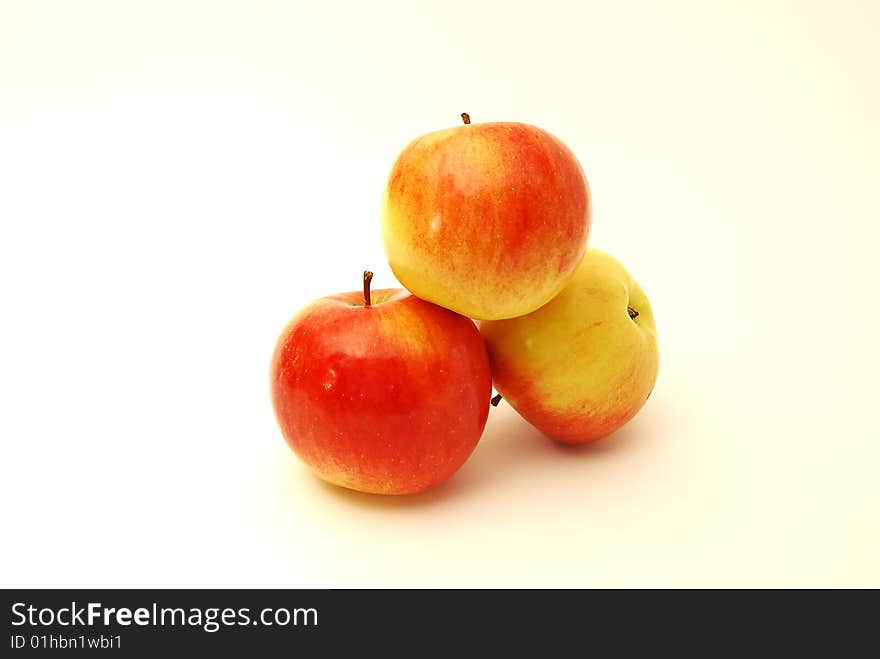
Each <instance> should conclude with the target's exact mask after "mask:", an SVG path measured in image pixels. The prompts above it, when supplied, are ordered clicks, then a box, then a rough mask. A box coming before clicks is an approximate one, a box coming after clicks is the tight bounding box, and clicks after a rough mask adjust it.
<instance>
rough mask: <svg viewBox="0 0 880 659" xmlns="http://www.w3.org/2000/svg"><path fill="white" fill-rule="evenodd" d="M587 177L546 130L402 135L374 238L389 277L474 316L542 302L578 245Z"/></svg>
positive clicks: (473, 128) (466, 128) (517, 312)
mask: <svg viewBox="0 0 880 659" xmlns="http://www.w3.org/2000/svg"><path fill="white" fill-rule="evenodd" d="M591 217H592V205H591V199H590V190H589V186H588V184H587V179H586V177H585V176H584V172H583V170H582V169H581V166H580V164H579V163H578V161H577V159H576V158H575V156H574V154H573V153H572V152H571V151H570V150H569V149H568V147H567V146H565V144H563V143H562V142H561V141H560V140H559V139H557V138H556V137H554V136H553V135H551V134H550V133H548V132H546V131H544V130H542V129H541V128H537V127H535V126H530V125H528V124H522V123H514V122H496V123H476V124H469V125H461V126H457V127H454V128H449V129H446V130H441V131H437V132H434V133H429V134H427V135H424V136H422V137H420V138H417V139H416V140H414V141H412V142H411V143H410V144H409V145H408V146H407V147H405V148H404V150H403V151H402V152H401V154H400V155H399V156H398V158H397V160H396V162H395V163H394V165H393V167H392V169H391V172H390V174H389V177H388V181H387V185H386V189H385V194H384V197H383V202H382V236H383V243H384V246H385V253H386V255H387V257H388V262H389V264H390V266H391V269H392V270H393V271H394V274H395V275H396V276H397V279H398V280H399V281H400V283H402V284H403V285H404V286H405V287H406V288H407V289H409V290H410V291H411V292H412V293H414V294H415V295H418V296H419V297H421V298H422V299H425V300H429V301H430V302H434V303H435V304H439V305H440V306H443V307H446V308H448V309H452V310H453V311H456V312H458V313H460V314H463V315H465V316H469V317H471V318H476V319H480V320H498V319H502V318H513V317H516V316H521V315H524V314H526V313H530V312H532V311H534V310H535V309H537V308H538V307H540V306H542V305H543V304H545V303H547V302H548V301H550V300H551V299H552V298H553V297H554V296H555V295H556V294H557V293H558V292H559V291H560V290H561V289H562V287H563V286H564V285H565V284H566V283H567V282H568V280H569V279H570V278H571V276H572V274H573V273H574V271H575V268H577V265H578V263H579V262H580V260H581V257H582V256H583V254H584V250H585V248H586V244H587V239H588V236H589V230H590V223H591Z"/></svg>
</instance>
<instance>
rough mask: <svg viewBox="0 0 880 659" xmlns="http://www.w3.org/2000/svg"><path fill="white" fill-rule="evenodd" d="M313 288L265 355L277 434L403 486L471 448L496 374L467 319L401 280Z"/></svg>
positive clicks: (421, 484)
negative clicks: (345, 289) (353, 288)
mask: <svg viewBox="0 0 880 659" xmlns="http://www.w3.org/2000/svg"><path fill="white" fill-rule="evenodd" d="M366 295H367V296H369V297H371V298H372V299H371V303H372V304H371V305H365V303H364V294H362V293H360V292H358V293H343V294H339V295H331V296H328V297H325V298H321V299H319V300H316V301H315V302H313V303H311V304H310V305H308V306H306V307H305V308H304V309H302V310H301V311H300V312H299V313H298V314H296V315H295V316H294V317H293V318H292V319H291V321H290V322H289V323H288V324H287V326H286V327H285V328H284V330H283V332H282V333H281V336H280V337H279V339H278V343H277V346H276V348H275V352H274V354H273V356H272V364H271V394H272V403H273V406H274V408H275V414H276V417H277V419H278V424H279V426H280V427H281V431H282V434H283V435H284V438H285V440H286V441H287V443H288V444H289V445H290V447H291V448H292V449H293V450H294V452H295V453H296V454H297V456H299V458H300V459H301V460H302V461H303V462H305V463H306V464H307V465H308V466H309V467H310V468H311V469H312V470H313V471H314V472H315V473H316V474H317V475H318V476H320V477H321V478H323V479H324V480H327V481H329V482H331V483H335V484H336V485H341V486H343V487H348V488H351V489H354V490H360V491H362V492H373V493H380V494H410V493H414V492H419V491H422V490H425V489H427V488H429V487H431V486H432V485H436V484H438V483H441V482H443V481H445V480H446V479H448V478H449V477H450V476H452V474H454V473H455V472H456V471H457V470H458V468H459V467H461V465H462V464H464V462H465V460H467V458H468V456H469V455H470V454H471V452H472V451H473V449H474V447H475V446H476V444H477V442H478V441H479V439H480V436H481V435H482V432H483V427H484V426H485V424H486V417H487V415H488V412H489V397H490V395H491V390H492V378H491V373H490V370H489V361H488V356H487V354H486V349H485V347H484V344H483V342H482V339H481V338H480V334H479V332H478V331H477V328H476V327H475V326H474V324H473V322H472V321H471V320H470V319H468V318H465V317H463V316H460V315H458V314H456V313H454V312H452V311H449V310H447V309H444V308H441V307H438V306H436V305H434V304H431V303H429V302H425V301H423V300H420V299H419V298H417V297H414V296H412V295H410V294H409V293H407V292H405V291H401V290H387V289H386V290H377V291H373V292H372V294H370V293H369V292H367V293H366Z"/></svg>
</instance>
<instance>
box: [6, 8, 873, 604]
mask: <svg viewBox="0 0 880 659" xmlns="http://www.w3.org/2000/svg"><path fill="white" fill-rule="evenodd" d="M878 33H880V4H878V3H876V2H871V1H868V0H866V1H865V2H852V1H851V2H837V3H827V2H793V1H792V2H781V1H776V2H759V1H757V0H756V1H754V2H732V1H731V2H711V3H705V2H697V1H694V2H665V3H660V2H658V3H649V2H644V3H632V2H621V3H617V2H607V1H606V2H570V3H565V2H550V1H544V2H540V3H534V2H522V3H520V2H493V3H484V2H479V1H478V0H469V1H466V2H460V1H458V0H443V1H442V2H441V1H437V2H431V3H427V2H382V3H376V2H372V3H355V2H351V3H345V4H340V3H330V2H307V3H282V2H269V1H262V2H236V3H227V2H204V3H197V2H142V3H134V2H77V3H67V2H57V3H42V2H22V1H18V0H13V1H11V2H10V1H8V0H7V1H5V2H3V3H2V5H0V227H2V228H0V316H2V320H0V337H2V341H0V441H2V455H0V506H2V529H3V531H2V534H3V540H2V543H0V566H2V567H0V585H2V586H6V587H12V586H22V587H36V586H95V587H97V586H110V587H122V586H153V587H161V586H171V587H175V586H177V587H190V586H216V587H221V586H254V587H261V586H322V587H323V586H533V585H543V586H605V585H624V586H627V585H639V586H646V585H647V586H655V585H659V586H685V585H686V586H709V585H729V586H746V585H874V586H880V562H878V561H877V555H878V554H880V487H878V467H880V432H878V428H877V411H876V410H877V406H878V402H877V396H878V389H880V388H878V376H877V373H878V372H880V359H878V349H877V339H876V333H877V321H878V320H880V314H878V311H877V310H878V307H880V300H878V294H877V287H878V284H880V272H878V267H877V265H876V264H877V249H878V247H877V245H878V242H880V229H878V220H880V201H878V199H880V186H878V183H880V181H878V172H880V128H878V126H880V122H878V121H877V117H878V116H880V92H878V89H880V88H878V85H877V80H876V74H877V62H878V61H880V47H878V41H877V34H878ZM463 111H467V112H469V113H470V114H471V116H472V118H473V120H474V121H487V120H519V121H525V122H529V123H533V124H537V125H539V126H542V127H544V128H546V129H548V130H550V131H551V132H553V133H555V134H556V135H558V136H559V137H560V138H562V139H563V140H564V141H565V142H566V143H567V144H568V145H569V146H570V147H571V148H572V149H573V150H574V152H575V153H576V154H577V155H578V156H579V158H580V160H581V162H582V164H583V166H584V169H585V171H586V173H587V176H588V178H589V181H590V184H591V187H592V191H593V200H594V207H595V214H594V225H593V232H592V237H591V243H592V244H593V245H596V246H600V247H602V248H604V249H606V250H608V251H610V252H611V253H613V254H614V255H616V256H617V257H618V258H619V259H621V260H622V261H623V263H624V264H625V265H626V266H627V267H628V268H629V269H630V271H631V272H632V273H633V274H634V276H635V277H636V278H637V279H638V280H639V281H640V283H641V284H642V286H643V287H644V289H645V290H646V292H647V293H648V295H649V297H650V298H651V300H652V303H653V306H654V310H655V314H656V317H657V323H658V331H659V337H660V348H661V371H660V378H659V381H658V384H657V388H656V390H655V392H654V395H653V396H652V397H651V399H650V401H649V403H648V404H647V406H646V407H645V408H644V410H643V411H642V413H641V414H640V415H639V416H638V417H637V418H636V419H635V420H634V421H633V422H632V423H631V424H630V425H628V426H627V427H626V428H625V429H624V430H623V431H621V432H620V433H618V434H617V435H616V436H614V437H612V438H611V439H609V440H607V441H605V442H603V443H601V444H598V445H595V446H592V447H586V448H582V449H566V448H562V447H558V446H556V445H554V444H553V443H551V442H550V441H549V440H547V439H545V438H543V437H542V436H541V435H540V434H539V433H538V432H537V431H535V430H533V429H531V428H530V427H529V426H528V425H526V424H525V422H523V421H521V420H520V419H519V418H518V417H517V416H516V415H515V413H514V412H512V411H511V409H510V408H509V407H508V406H506V405H503V404H502V406H501V407H499V408H498V409H495V410H493V411H492V412H491V414H490V419H489V423H488V426H487V429H486V432H485V435H484V437H483V439H482V441H481V443H480V445H479V446H478V448H477V450H476V452H475V453H474V455H473V457H472V459H471V460H470V461H469V462H468V463H467V464H466V465H465V466H464V467H463V468H462V470H461V471H460V472H459V473H458V474H457V475H456V476H455V477H454V478H453V479H452V480H451V481H449V482H448V484H446V485H444V486H442V487H440V488H437V489H435V490H433V491H430V492H428V493H426V494H424V495H420V496H416V497H411V498H394V499H391V498H376V497H371V496H366V495H360V494H355V493H348V492H345V491H341V490H337V489H335V488H333V487H330V486H327V485H323V484H322V483H320V482H319V481H317V480H316V479H315V478H313V477H312V476H311V475H310V474H309V472H308V471H307V470H306V469H305V468H304V467H303V466H302V465H301V464H300V463H299V462H298V461H297V459H296V458H295V456H294V455H293V454H292V452H290V450H289V449H288V448H287V446H286V445H285V444H284V442H283V440H282V439H281V436H280V433H279V432H278V430H277V428H276V426H275V421H274V418H273V416H272V410H271V406H270V403H269V399H268V383H267V380H268V361H269V356H270V354H271V351H272V348H273V346H274V342H275V338H276V336H277V334H278V332H279V331H280V329H281V327H282V326H283V324H284V322H285V321H286V320H287V318H288V317H289V316H290V315H292V314H293V313H294V312H295V311H296V309H297V308H298V307H300V306H301V305H302V304H304V303H306V302H308V301H309V300H311V299H313V298H315V297H317V296H320V295H323V294H327V293H333V292H339V291H345V290H353V289H357V288H358V287H359V282H360V273H361V271H362V270H363V269H364V268H370V269H372V270H374V271H375V272H376V279H375V280H374V284H375V285H376V286H377V287H384V286H393V285H396V284H395V282H394V280H393V277H392V275H391V273H390V271H389V269H388V267H387V265H386V263H385V260H384V256H383V253H382V248H381V243H380V237H379V217H378V209H379V201H380V197H381V192H382V188H383V185H384V180H385V176H386V174H387V172H388V170H389V168H390V166H391V163H392V161H393V159H394V157H395V156H396V154H397V153H398V152H399V150H400V149H401V148H402V147H403V146H404V145H405V144H406V143H407V142H408V141H409V140H410V139H412V138H414V137H416V136H418V135H420V134H422V133H425V132H428V131H431V130H436V129H439V128H444V127H447V126H450V125H453V124H455V123H457V122H458V121H459V119H458V115H459V113H461V112H463Z"/></svg>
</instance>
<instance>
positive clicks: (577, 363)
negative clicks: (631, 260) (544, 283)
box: [480, 248, 659, 444]
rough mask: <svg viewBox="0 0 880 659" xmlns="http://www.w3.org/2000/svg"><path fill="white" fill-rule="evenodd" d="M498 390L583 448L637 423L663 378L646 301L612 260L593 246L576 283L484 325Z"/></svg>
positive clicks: (555, 434) (549, 431) (545, 427)
mask: <svg viewBox="0 0 880 659" xmlns="http://www.w3.org/2000/svg"><path fill="white" fill-rule="evenodd" d="M480 332H481V334H482V335H483V338H484V339H485V341H486V345H487V348H488V350H489V359H490V362H491V365H492V375H493V378H494V384H495V388H496V389H497V390H498V392H499V393H500V394H501V395H502V396H503V397H504V400H506V401H507V402H508V403H510V405H511V406H512V407H513V408H514V409H515V410H516V411H517V412H518V413H519V414H520V415H521V416H522V417H523V418H524V419H525V420H526V421H528V422H529V423H531V424H532V425H534V426H535V427H537V428H538V429H539V430H541V431H542V432H543V433H544V434H546V435H548V436H549V437H551V438H553V439H555V440H557V441H560V442H564V443H569V444H584V443H588V442H592V441H595V440H598V439H601V438H603V437H606V436H608V435H610V434H611V433H613V432H614V431H616V430H618V429H619V428H620V427H621V426H623V425H624V424H625V423H626V422H627V421H629V420H630V419H632V418H633V417H634V416H635V415H636V413H637V412H638V411H639V409H641V407H642V405H644V403H645V401H646V400H647V398H648V396H649V395H650V393H651V391H652V389H653V388H654V384H655V382H656V379H657V371H658V366H659V356H658V348H657V334H656V330H655V328H654V315H653V312H652V310H651V305H650V303H649V302H648V298H647V296H646V295H645V293H644V292H643V291H642V289H641V287H640V286H639V285H638V283H636V281H635V280H634V279H633V278H632V276H630V274H629V273H628V272H627V271H626V269H625V268H624V267H623V266H622V265H621V264H620V263H619V262H618V261H617V260H616V259H614V258H613V257H611V256H610V255H608V254H606V253H604V252H602V251H599V250H597V249H592V248H591V249H588V250H587V253H586V255H585V256H584V259H583V261H582V262H581V264H580V266H579V267H578V269H577V272H576V273H575V275H574V277H573V278H572V280H571V281H570V282H569V283H568V285H567V286H566V287H565V288H564V289H563V290H562V292H561V293H560V294H559V295H558V296H557V297H555V298H554V299H553V300H551V301H550V302H549V303H548V304H546V305H544V306H543V307H541V308H540V309H538V310H537V311H535V312H533V313H531V314H528V315H526V316H521V317H519V318H513V319H510V320H499V321H493V322H483V323H480Z"/></svg>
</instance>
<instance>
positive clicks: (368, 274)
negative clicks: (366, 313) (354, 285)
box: [364, 270, 373, 307]
mask: <svg viewBox="0 0 880 659" xmlns="http://www.w3.org/2000/svg"><path fill="white" fill-rule="evenodd" d="M372 280H373V273H372V272H370V271H369V270H364V306H365V307H369V306H370V305H371V304H372V303H373V302H372V300H371V299H370V282H371V281H372Z"/></svg>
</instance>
